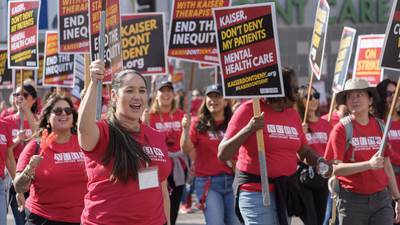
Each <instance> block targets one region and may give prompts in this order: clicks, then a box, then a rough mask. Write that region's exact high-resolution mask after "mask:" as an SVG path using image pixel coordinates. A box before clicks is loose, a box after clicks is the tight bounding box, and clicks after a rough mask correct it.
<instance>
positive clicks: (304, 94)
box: [297, 86, 319, 118]
mask: <svg viewBox="0 0 400 225" xmlns="http://www.w3.org/2000/svg"><path fill="white" fill-rule="evenodd" d="M311 88H312V90H314V92H318V91H317V89H315V88H314V87H311ZM307 92H308V86H301V87H300V88H299V98H298V99H297V109H298V110H299V114H300V116H301V117H300V118H304V113H305V111H306V109H305V108H306V107H305V105H304V103H303V99H304V98H307ZM316 114H317V116H319V106H318V109H317V112H316Z"/></svg>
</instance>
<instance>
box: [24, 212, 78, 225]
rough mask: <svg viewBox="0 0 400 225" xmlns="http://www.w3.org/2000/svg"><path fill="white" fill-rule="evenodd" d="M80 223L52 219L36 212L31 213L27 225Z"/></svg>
mask: <svg viewBox="0 0 400 225" xmlns="http://www.w3.org/2000/svg"><path fill="white" fill-rule="evenodd" d="M79 224H80V223H67V222H60V221H51V220H48V219H46V218H43V217H41V216H39V215H36V214H34V213H30V214H29V216H28V221H27V222H26V225H79Z"/></svg>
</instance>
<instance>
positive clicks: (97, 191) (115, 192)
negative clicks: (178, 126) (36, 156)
mask: <svg viewBox="0 0 400 225" xmlns="http://www.w3.org/2000/svg"><path fill="white" fill-rule="evenodd" d="M97 126H98V128H99V132H100V136H99V141H98V143H97V145H96V147H95V148H94V150H93V151H91V152H86V151H85V162H86V171H87V173H88V179H89V181H88V191H89V192H88V194H87V195H86V196H85V209H84V210H83V213H82V224H85V225H88V224H90V225H95V224H96V225H100V224H104V225H108V224H121V225H122V224H137V225H160V224H164V223H166V217H165V214H164V205H163V195H162V190H161V186H160V185H159V187H157V188H149V189H145V190H139V182H138V180H132V179H131V180H129V181H128V182H127V183H123V182H114V181H110V175H111V171H112V166H113V165H112V164H113V163H110V164H109V165H103V164H102V163H101V161H102V160H103V157H104V155H105V154H106V149H107V146H108V143H109V140H110V136H109V135H110V133H109V126H108V124H107V122H106V121H105V120H101V121H100V122H98V123H97ZM132 135H133V137H134V138H135V140H137V141H138V142H139V143H141V144H142V145H143V150H144V152H145V153H146V154H147V155H148V156H149V157H150V159H151V160H152V161H151V163H150V165H149V166H150V167H158V178H159V182H160V183H161V182H162V181H164V180H165V179H166V178H167V177H168V175H169V174H170V172H171V161H170V159H169V157H168V152H167V146H166V145H165V142H164V139H165V138H164V136H163V135H162V134H160V133H159V132H157V131H156V130H154V129H152V128H150V127H148V126H146V125H144V124H141V127H140V133H133V134H132Z"/></svg>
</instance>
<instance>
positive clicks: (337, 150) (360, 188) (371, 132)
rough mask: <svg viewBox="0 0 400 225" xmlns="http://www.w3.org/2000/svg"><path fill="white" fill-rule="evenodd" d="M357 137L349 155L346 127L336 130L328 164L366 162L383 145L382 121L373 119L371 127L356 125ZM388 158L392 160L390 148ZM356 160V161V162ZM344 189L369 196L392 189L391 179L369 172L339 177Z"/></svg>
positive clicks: (382, 174)
mask: <svg viewBox="0 0 400 225" xmlns="http://www.w3.org/2000/svg"><path fill="white" fill-rule="evenodd" d="M352 126H353V137H352V140H351V144H350V145H349V148H348V149H347V151H345V149H346V129H345V127H344V125H343V124H342V123H338V124H337V125H336V126H335V127H334V128H333V130H332V132H331V134H330V136H329V140H328V145H327V149H326V153H325V158H326V159H327V160H339V161H342V162H343V163H352V162H364V161H368V160H370V159H371V157H372V156H373V155H374V154H375V153H376V152H377V151H378V150H379V146H380V144H381V141H382V130H381V128H380V125H379V123H378V121H377V120H376V119H375V118H373V117H370V119H369V122H368V124H367V125H361V124H359V123H358V122H357V121H355V120H353V121H352ZM353 154H354V157H353ZM385 156H390V148H387V149H386V150H385ZM353 158H354V161H353V160H352V159H353ZM338 180H339V182H340V185H341V187H343V188H345V189H348V190H350V191H352V192H355V193H359V194H365V195H369V194H372V193H376V192H379V191H382V190H383V189H385V188H386V187H387V185H388V182H389V180H388V177H387V176H386V173H385V171H384V169H378V170H367V171H364V172H360V173H356V174H352V175H348V176H338Z"/></svg>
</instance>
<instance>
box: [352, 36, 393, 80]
mask: <svg viewBox="0 0 400 225" xmlns="http://www.w3.org/2000/svg"><path fill="white" fill-rule="evenodd" d="M384 38H385V35H384V34H370V35H359V36H358V43H357V50H356V57H355V60H354V69H353V78H363V79H366V80H367V81H368V82H369V84H370V85H371V86H376V85H377V84H378V83H379V82H380V81H381V80H382V75H383V72H382V68H381V66H380V64H379V60H380V57H381V52H382V47H383V42H384Z"/></svg>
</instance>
